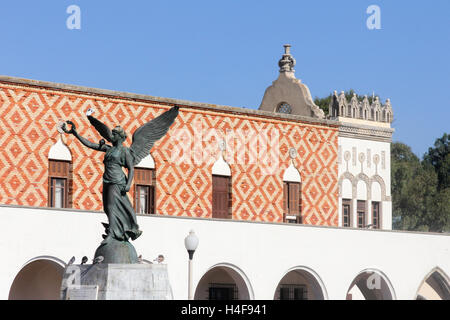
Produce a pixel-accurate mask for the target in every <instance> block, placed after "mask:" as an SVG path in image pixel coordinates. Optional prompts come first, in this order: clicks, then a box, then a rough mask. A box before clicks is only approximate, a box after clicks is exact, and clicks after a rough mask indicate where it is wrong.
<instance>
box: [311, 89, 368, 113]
mask: <svg viewBox="0 0 450 320" xmlns="http://www.w3.org/2000/svg"><path fill="white" fill-rule="evenodd" d="M354 93H355V91H354V90H353V89H350V90H348V91H345V92H344V94H345V99H347V101H350V100H351V98H352V97H353V94H354ZM356 97H357V98H358V101H360V102H361V101H363V100H364V96H361V95H356ZM367 98H368V99H369V103H370V104H372V101H373V94H372V95H367ZM332 99H333V95H332V94H330V95H329V96H327V97H325V98H318V97H315V98H314V103H315V104H316V105H317V106H318V107H320V109H322V110H323V112H325V114H329V113H328V112H329V110H328V109H329V106H330V102H331V100H332Z"/></svg>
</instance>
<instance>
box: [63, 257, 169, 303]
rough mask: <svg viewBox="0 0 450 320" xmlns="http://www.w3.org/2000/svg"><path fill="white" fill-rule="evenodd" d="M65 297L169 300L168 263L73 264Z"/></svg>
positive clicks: (65, 282) (65, 281) (65, 277)
mask: <svg viewBox="0 0 450 320" xmlns="http://www.w3.org/2000/svg"><path fill="white" fill-rule="evenodd" d="M61 299H63V300H169V299H173V297H172V290H171V287H170V283H169V276H168V273H167V265H165V264H137V263H136V264H105V263H100V264H94V265H70V266H68V267H67V268H66V269H65V270H64V275H63V281H62V285H61Z"/></svg>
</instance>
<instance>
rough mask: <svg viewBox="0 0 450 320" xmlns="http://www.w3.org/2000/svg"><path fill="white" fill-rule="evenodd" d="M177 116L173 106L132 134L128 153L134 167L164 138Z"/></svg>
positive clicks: (176, 107) (176, 109)
mask: <svg viewBox="0 0 450 320" xmlns="http://www.w3.org/2000/svg"><path fill="white" fill-rule="evenodd" d="M177 116H178V106H175V107H173V108H172V109H170V110H169V111H166V112H164V113H163V114H161V115H160V116H158V117H156V118H155V119H153V120H151V121H149V122H147V123H146V124H144V125H143V126H142V127H140V128H139V129H137V130H136V131H135V132H134V133H133V143H132V144H131V146H130V152H131V154H132V156H133V158H134V165H137V164H138V163H139V162H141V160H142V159H143V158H145V157H146V156H148V154H149V153H150V150H151V149H152V147H153V145H154V144H155V142H156V141H158V140H159V139H161V138H162V137H163V136H165V134H166V133H167V131H168V130H169V127H170V126H171V125H172V123H173V122H174V121H175V118H176V117H177Z"/></svg>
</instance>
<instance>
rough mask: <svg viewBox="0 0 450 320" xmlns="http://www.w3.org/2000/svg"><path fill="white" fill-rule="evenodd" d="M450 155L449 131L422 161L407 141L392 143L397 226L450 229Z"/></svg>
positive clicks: (394, 206)
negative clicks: (449, 184)
mask: <svg viewBox="0 0 450 320" xmlns="http://www.w3.org/2000/svg"><path fill="white" fill-rule="evenodd" d="M448 159H449V148H448V135H446V134H445V135H444V137H443V138H441V139H437V140H436V143H435V148H430V149H429V151H428V153H427V154H425V156H424V160H422V161H420V160H419V158H418V157H417V156H416V155H414V153H412V151H411V148H410V147H408V146H407V145H405V144H403V143H393V144H392V145H391V180H392V198H393V199H392V200H393V201H392V215H393V221H394V229H402V230H415V231H433V232H449V231H450V188H449V186H448V176H449V170H450V166H449V162H448ZM446 179H447V180H446Z"/></svg>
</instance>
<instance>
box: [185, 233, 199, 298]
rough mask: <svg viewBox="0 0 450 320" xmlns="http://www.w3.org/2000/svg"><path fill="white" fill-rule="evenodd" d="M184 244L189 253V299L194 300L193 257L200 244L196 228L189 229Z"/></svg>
mask: <svg viewBox="0 0 450 320" xmlns="http://www.w3.org/2000/svg"><path fill="white" fill-rule="evenodd" d="M184 246H185V247H186V250H187V252H188V254H189V282H188V300H192V259H193V258H194V252H195V250H196V249H197V246H198V238H197V236H196V235H195V233H194V230H191V231H189V235H188V236H187V237H186V238H185V239H184Z"/></svg>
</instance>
